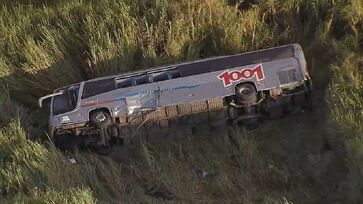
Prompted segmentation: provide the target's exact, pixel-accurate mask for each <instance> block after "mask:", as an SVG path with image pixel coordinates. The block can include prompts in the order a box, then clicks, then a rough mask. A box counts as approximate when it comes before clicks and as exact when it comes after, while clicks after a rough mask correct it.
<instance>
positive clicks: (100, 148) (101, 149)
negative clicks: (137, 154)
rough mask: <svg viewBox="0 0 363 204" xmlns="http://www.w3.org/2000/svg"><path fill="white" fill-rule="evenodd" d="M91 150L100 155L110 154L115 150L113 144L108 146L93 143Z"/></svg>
mask: <svg viewBox="0 0 363 204" xmlns="http://www.w3.org/2000/svg"><path fill="white" fill-rule="evenodd" d="M90 149H91V151H93V152H95V153H97V154H99V155H104V156H107V155H110V154H111V153H112V152H113V146H106V145H93V146H90Z"/></svg>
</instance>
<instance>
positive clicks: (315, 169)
mask: <svg viewBox="0 0 363 204" xmlns="http://www.w3.org/2000/svg"><path fill="white" fill-rule="evenodd" d="M0 6H1V7H0V28H1V29H2V32H0V83H1V85H2V86H3V87H5V89H3V90H2V91H1V95H0V128H1V131H0V158H1V159H0V192H1V196H0V201H3V202H26V203H28V202H29V203H38V202H44V203H79V202H81V203H82V202H83V203H98V202H101V203H103V202H106V203H109V202H111V203H119V202H125V203H140V202H143V203H153V202H160V201H161V200H158V199H156V198H153V197H151V196H148V195H147V194H145V191H147V189H150V188H151V187H153V186H155V185H156V186H157V187H158V188H166V189H169V190H170V191H172V192H174V193H175V194H176V195H177V199H176V201H175V202H179V203H220V202H225V201H227V202H231V203H321V202H338V203H339V202H340V203H359V202H361V201H362V197H363V196H362V193H361V191H360V189H361V188H362V186H363V181H362V179H361V178H362V172H363V171H362V169H363V163H362V162H361V161H362V157H363V156H362V155H363V152H362V149H363V142H362V139H363V134H362V133H363V130H362V118H363V113H362V110H363V107H362V101H363V99H362V92H363V90H362V89H363V83H362V79H363V74H362V66H363V59H362V57H361V55H362V52H363V37H362V36H363V13H362V11H363V4H362V3H361V1H359V0H339V1H333V0H315V1H307V0H288V1H282V0H268V1H257V0H245V1H232V0H230V1H223V0H207V1H197V0H191V1H176V0H156V1H148V0H141V1H131V0H124V1H114V0H105V1H102V2H99V1H91V0H68V1H57V2H53V1H45V0H28V1H3V2H2V3H0ZM293 42H298V43H300V44H302V46H303V48H304V51H305V53H306V57H307V61H308V65H309V68H310V72H311V74H312V77H313V80H314V84H315V87H316V91H315V96H314V97H315V103H316V111H315V112H314V113H308V114H303V115H298V116H290V117H288V118H285V119H282V120H278V121H272V122H267V123H266V124H265V125H263V127H262V128H260V129H259V130H257V131H254V132H245V131H244V130H241V129H234V130H232V131H230V132H228V131H226V132H224V133H222V134H212V133H205V134H201V135H200V136H197V137H191V136H190V137H186V138H182V139H177V140H173V141H166V142H163V143H162V144H160V145H157V146H152V145H149V144H144V145H143V147H142V148H139V149H136V150H130V151H131V152H132V153H131V155H132V156H130V157H129V158H126V159H122V160H121V161H118V160H117V159H115V158H113V159H111V158H108V157H101V156H97V155H93V154H91V153H81V154H80V155H77V159H78V163H77V164H71V163H70V162H69V160H68V157H71V155H64V154H61V153H60V152H59V151H58V150H56V149H55V148H54V147H53V146H52V145H51V144H49V143H48V142H47V139H45V141H44V139H43V140H40V139H37V138H47V137H46V136H44V134H43V132H44V131H45V129H46V128H45V127H43V126H46V125H43V123H44V121H43V120H42V119H40V118H42V117H43V116H42V115H44V113H41V112H40V111H39V110H37V109H36V108H35V105H36V102H37V99H38V97H39V96H41V95H43V94H47V93H49V92H51V91H52V90H53V89H55V88H58V87H60V86H63V85H67V84H70V83H74V82H78V81H81V80H84V79H89V78H93V77H96V76H103V75H107V74H112V73H119V72H126V71H131V70H137V69H143V68H146V67H150V66H157V65H162V64H169V63H174V62H180V61H185V60H192V59H197V58H202V57H209V56H213V55H222V54H233V53H239V52H244V51H250V50H256V49H259V48H266V47H272V46H276V45H281V44H286V43H293ZM325 102H326V103H325ZM292 121H296V122H292ZM286 127H289V128H286ZM29 137H31V138H35V139H34V140H27V138H29ZM133 153H135V154H133ZM203 172H205V173H207V175H208V176H206V177H205V178H203V177H201V176H200V175H201V173H203Z"/></svg>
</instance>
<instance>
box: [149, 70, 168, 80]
mask: <svg viewBox="0 0 363 204" xmlns="http://www.w3.org/2000/svg"><path fill="white" fill-rule="evenodd" d="M152 76H153V82H158V81H165V80H168V79H169V76H168V74H167V72H161V73H155V74H152Z"/></svg>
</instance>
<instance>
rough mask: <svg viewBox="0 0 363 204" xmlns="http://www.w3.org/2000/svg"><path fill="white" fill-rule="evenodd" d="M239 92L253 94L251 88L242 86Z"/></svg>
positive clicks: (246, 94)
mask: <svg viewBox="0 0 363 204" xmlns="http://www.w3.org/2000/svg"><path fill="white" fill-rule="evenodd" d="M239 93H240V94H241V95H244V96H249V95H251V93H252V91H251V89H249V88H246V87H242V88H241V89H240V90H239Z"/></svg>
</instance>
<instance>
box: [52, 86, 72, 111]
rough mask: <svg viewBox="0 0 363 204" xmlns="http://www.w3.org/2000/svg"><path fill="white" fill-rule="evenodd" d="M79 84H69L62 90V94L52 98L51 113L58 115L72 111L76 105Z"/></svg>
mask: <svg viewBox="0 0 363 204" xmlns="http://www.w3.org/2000/svg"><path fill="white" fill-rule="evenodd" d="M78 96H79V85H77V86H71V87H68V88H66V89H64V90H63V94H61V95H58V96H54V98H53V104H52V109H53V115H59V114H63V113H67V112H69V111H73V110H74V109H76V107H77V103H78Z"/></svg>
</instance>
